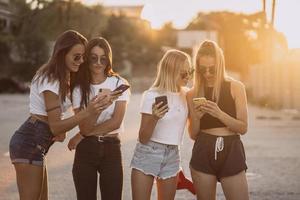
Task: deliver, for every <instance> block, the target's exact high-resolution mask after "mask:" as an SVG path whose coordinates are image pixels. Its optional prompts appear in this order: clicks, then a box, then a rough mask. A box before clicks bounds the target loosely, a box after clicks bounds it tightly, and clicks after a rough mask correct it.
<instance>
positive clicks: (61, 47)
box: [33, 30, 87, 102]
mask: <svg viewBox="0 0 300 200" xmlns="http://www.w3.org/2000/svg"><path fill="white" fill-rule="evenodd" d="M76 44H82V45H84V46H86V45H87V39H86V38H85V37H84V36H83V35H81V34H80V33H78V32H77V31H73V30H68V31H65V32H64V33H62V34H61V35H60V36H58V38H57V39H56V42H55V45H54V49H53V52H52V56H51V57H50V59H49V61H48V62H47V63H45V64H44V65H42V66H41V67H40V68H39V69H38V71H37V72H36V74H35V76H34V77H33V81H35V80H39V78H41V83H42V82H43V81H44V80H45V78H48V81H49V82H53V81H58V82H59V96H60V98H61V102H64V101H65V99H66V96H67V93H68V91H69V85H68V82H67V80H66V75H67V73H66V72H67V70H66V63H65V56H66V55H67V53H68V52H69V51H70V50H71V48H72V47H73V46H74V45H76ZM73 81H74V73H72V72H71V74H70V82H71V84H72V82H73Z"/></svg>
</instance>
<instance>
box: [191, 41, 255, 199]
mask: <svg viewBox="0 0 300 200" xmlns="http://www.w3.org/2000/svg"><path fill="white" fill-rule="evenodd" d="M195 61H196V62H195V68H196V69H195V81H194V87H193V88H192V89H191V90H190V91H189V92H188V94H187V102H188V106H189V118H188V122H189V123H188V130H189V134H190V137H191V138H192V139H193V140H195V143H194V147H193V151H192V157H191V161H190V169H191V174H192V178H193V182H194V186H195V189H196V193H197V199H205V200H206V199H208V200H209V199H215V198H216V185H217V181H219V182H221V185H222V188H223V192H224V195H225V197H226V199H230V200H234V199H243V200H247V199H249V195H248V184H247V179H246V173H245V172H246V170H247V165H246V157H245V152H244V147H243V143H242V141H241V140H240V135H243V134H245V133H246V132H247V126H248V114H247V100H246V93H245V87H244V85H243V84H242V83H241V82H238V81H236V80H234V79H232V78H229V77H228V76H226V72H225V61H224V56H223V52H222V50H221V48H220V47H219V46H218V45H217V44H216V43H215V42H213V41H204V42H203V43H202V44H201V45H200V48H199V50H198V51H197V53H196V58H195ZM197 98H198V99H197ZM199 98H201V99H199ZM204 98H205V99H204Z"/></svg>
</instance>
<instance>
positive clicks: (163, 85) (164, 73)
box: [151, 49, 191, 92]
mask: <svg viewBox="0 0 300 200" xmlns="http://www.w3.org/2000/svg"><path fill="white" fill-rule="evenodd" d="M186 64H188V65H189V67H191V59H190V56H189V55H188V54H187V53H184V52H182V51H179V50H176V49H171V50H168V51H167V52H166V53H165V54H164V56H163V57H162V59H161V60H160V61H159V63H158V66H157V76H156V79H155V81H154V83H153V85H152V86H151V88H153V89H154V88H155V89H157V90H160V91H169V92H180V88H178V87H177V84H176V81H177V78H178V77H179V76H180V67H181V66H183V65H186Z"/></svg>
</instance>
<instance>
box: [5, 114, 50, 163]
mask: <svg viewBox="0 0 300 200" xmlns="http://www.w3.org/2000/svg"><path fill="white" fill-rule="evenodd" d="M52 138H53V135H52V132H51V130H50V127H49V125H48V124H47V123H45V122H43V121H40V120H37V119H35V118H33V117H29V118H28V119H27V120H26V121H25V122H24V123H23V124H22V125H21V127H20V128H19V129H18V130H17V131H16V132H15V134H14V135H13V136H12V137H11V140H10V144H9V153H10V159H11V162H12V163H13V164H14V163H28V164H32V165H38V166H43V165H44V160H45V156H46V154H47V152H48V150H49V148H50V146H51V145H52V144H53V141H52Z"/></svg>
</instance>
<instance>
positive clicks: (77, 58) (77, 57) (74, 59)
mask: <svg viewBox="0 0 300 200" xmlns="http://www.w3.org/2000/svg"><path fill="white" fill-rule="evenodd" d="M81 59H82V60H84V55H80V54H78V55H75V56H74V57H73V61H74V62H80V61H81Z"/></svg>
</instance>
